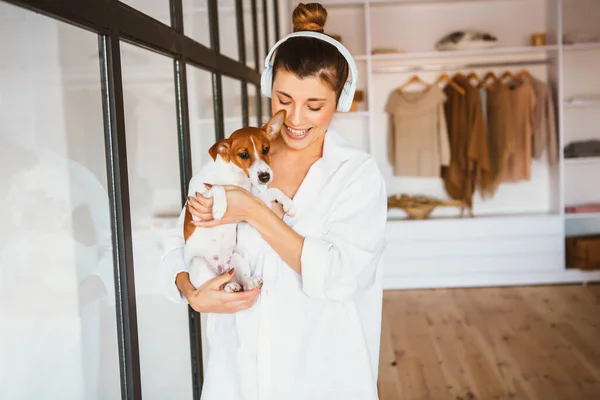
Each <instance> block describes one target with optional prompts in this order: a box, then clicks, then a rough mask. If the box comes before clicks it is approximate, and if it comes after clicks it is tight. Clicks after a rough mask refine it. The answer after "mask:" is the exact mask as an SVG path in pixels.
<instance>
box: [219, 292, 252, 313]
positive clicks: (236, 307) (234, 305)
mask: <svg viewBox="0 0 600 400" xmlns="http://www.w3.org/2000/svg"><path fill="white" fill-rule="evenodd" d="M259 293H260V289H252V290H249V291H246V292H238V293H225V292H224V294H226V295H228V296H226V297H227V298H229V299H234V300H231V301H229V302H227V303H226V305H225V307H226V308H227V309H228V310H230V312H232V313H236V312H238V311H242V310H245V309H247V308H250V307H252V305H253V304H254V303H255V302H256V299H257V298H258V294H259ZM229 295H231V296H229Z"/></svg>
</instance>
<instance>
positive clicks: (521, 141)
mask: <svg viewBox="0 0 600 400" xmlns="http://www.w3.org/2000/svg"><path fill="white" fill-rule="evenodd" d="M508 88H509V90H510V102H511V104H512V117H513V121H514V124H515V151H514V152H513V153H512V154H511V155H510V156H509V157H508V161H507V165H506V170H505V173H504V178H503V179H502V181H503V182H520V181H528V180H530V179H531V160H532V157H531V154H532V141H533V126H534V122H533V121H534V117H535V105H536V98H535V90H534V89H533V85H532V84H531V83H530V82H527V81H526V80H522V81H520V82H511V83H510V84H508Z"/></svg>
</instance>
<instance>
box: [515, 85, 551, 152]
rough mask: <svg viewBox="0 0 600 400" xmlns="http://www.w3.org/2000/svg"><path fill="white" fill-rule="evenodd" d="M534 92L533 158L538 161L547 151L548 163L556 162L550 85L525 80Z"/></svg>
mask: <svg viewBox="0 0 600 400" xmlns="http://www.w3.org/2000/svg"><path fill="white" fill-rule="evenodd" d="M523 79H526V80H528V81H529V82H530V83H531V84H532V85H533V89H534V91H535V98H536V102H535V114H534V120H533V154H532V155H533V157H534V158H536V159H539V158H540V157H541V156H542V154H543V153H544V151H545V150H547V151H548V162H549V163H550V164H556V163H557V162H558V133H557V129H556V116H555V112H554V99H553V98H552V90H551V88H550V85H549V84H547V83H545V82H542V81H540V80H539V79H536V78H533V79H531V78H527V77H524V78H523Z"/></svg>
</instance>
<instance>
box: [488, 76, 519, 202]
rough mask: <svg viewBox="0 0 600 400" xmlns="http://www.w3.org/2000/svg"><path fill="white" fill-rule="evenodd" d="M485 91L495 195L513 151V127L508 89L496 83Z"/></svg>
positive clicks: (500, 83) (492, 186) (502, 84)
mask: <svg viewBox="0 0 600 400" xmlns="http://www.w3.org/2000/svg"><path fill="white" fill-rule="evenodd" d="M486 90H487V96H486V97H487V99H486V100H487V101H486V109H487V118H488V119H487V121H488V142H489V148H490V164H491V169H492V182H493V183H492V185H491V190H492V191H493V192H494V193H495V192H496V190H497V189H498V186H499V184H500V182H501V180H502V178H503V176H504V174H505V173H506V166H507V163H508V159H509V157H510V156H511V155H512V154H513V153H514V151H515V126H514V120H513V111H512V104H511V94H510V90H509V88H508V87H507V86H506V85H505V84H504V83H502V82H497V83H496V84H495V85H493V86H492V87H490V88H489V89H486Z"/></svg>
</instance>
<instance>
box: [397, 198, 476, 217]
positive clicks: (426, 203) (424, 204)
mask: <svg viewBox="0 0 600 400" xmlns="http://www.w3.org/2000/svg"><path fill="white" fill-rule="evenodd" d="M436 207H460V208H461V213H460V216H461V217H462V216H463V215H464V212H465V208H467V206H466V203H465V202H464V201H462V200H440V199H436V198H434V197H428V196H422V195H418V196H411V195H408V194H395V195H392V196H389V197H388V209H390V208H400V209H402V210H404V212H406V214H408V217H409V218H410V219H427V218H429V215H431V213H432V212H433V210H435V209H436ZM469 215H470V216H471V217H472V216H473V212H472V210H469Z"/></svg>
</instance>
